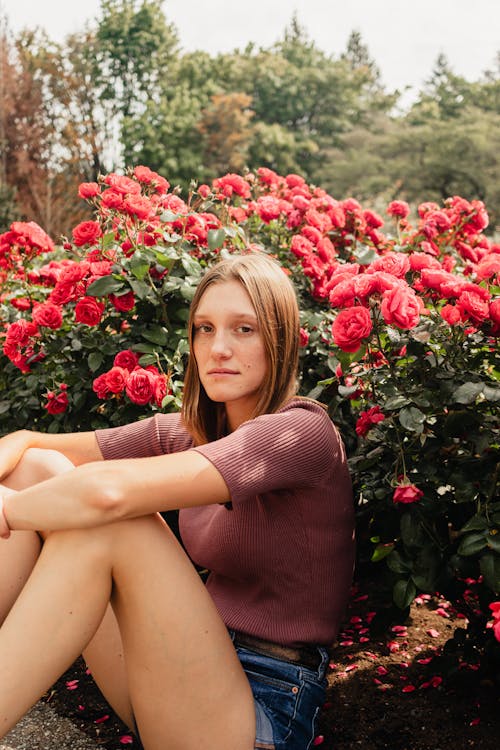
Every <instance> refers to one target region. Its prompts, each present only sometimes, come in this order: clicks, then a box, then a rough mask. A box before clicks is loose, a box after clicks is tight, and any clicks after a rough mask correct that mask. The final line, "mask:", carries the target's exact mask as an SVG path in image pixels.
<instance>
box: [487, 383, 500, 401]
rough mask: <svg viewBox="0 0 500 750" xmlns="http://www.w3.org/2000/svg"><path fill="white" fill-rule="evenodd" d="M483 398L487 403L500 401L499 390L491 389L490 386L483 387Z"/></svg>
mask: <svg viewBox="0 0 500 750" xmlns="http://www.w3.org/2000/svg"><path fill="white" fill-rule="evenodd" d="M483 396H484V397H485V399H486V400H487V401H500V388H493V387H492V386H489V385H485V386H484V388H483Z"/></svg>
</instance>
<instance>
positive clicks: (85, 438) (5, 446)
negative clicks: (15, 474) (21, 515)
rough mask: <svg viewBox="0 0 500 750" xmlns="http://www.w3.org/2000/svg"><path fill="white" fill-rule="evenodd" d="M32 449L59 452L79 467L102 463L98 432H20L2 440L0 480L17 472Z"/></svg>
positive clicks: (0, 447)
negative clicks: (59, 433) (24, 456)
mask: <svg viewBox="0 0 500 750" xmlns="http://www.w3.org/2000/svg"><path fill="white" fill-rule="evenodd" d="M28 448H46V449H48V450H55V451H59V453H62V454H63V455H64V456H66V457H67V458H69V460H70V461H71V462H72V463H73V464H75V466H78V465H80V464H84V463H88V462H89V461H101V460H102V454H101V451H100V449H99V445H98V444H97V440H96V437H95V433H94V432H70V433H66V434H63V435H51V434H49V433H45V432H33V431H31V430H18V431H17V432H12V433H10V435H6V436H5V437H3V438H0V479H2V478H3V477H5V476H7V475H8V474H10V473H11V472H12V471H13V470H14V468H15V467H16V466H17V464H18V463H19V461H20V460H21V458H22V456H23V454H24V452H25V451H26V450H28Z"/></svg>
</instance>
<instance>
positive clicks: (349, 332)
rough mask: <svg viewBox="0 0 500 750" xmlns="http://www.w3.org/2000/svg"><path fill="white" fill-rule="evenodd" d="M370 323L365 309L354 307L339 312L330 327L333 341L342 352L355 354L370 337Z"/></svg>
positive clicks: (368, 314)
mask: <svg viewBox="0 0 500 750" xmlns="http://www.w3.org/2000/svg"><path fill="white" fill-rule="evenodd" d="M371 330H372V321H371V318H370V313H369V311H368V310H367V309H366V307H361V306H359V305H354V307H349V308H348V309H347V310H342V311H341V312H339V314H338V315H337V317H336V318H335V320H334V321H333V325H332V336H333V340H334V341H335V343H336V344H337V346H339V347H340V348H341V349H342V350H343V351H344V352H356V351H357V350H358V349H359V347H360V346H361V341H362V339H364V338H366V337H367V336H369V335H370V333H371Z"/></svg>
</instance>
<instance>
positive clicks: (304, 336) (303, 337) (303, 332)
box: [299, 328, 309, 347]
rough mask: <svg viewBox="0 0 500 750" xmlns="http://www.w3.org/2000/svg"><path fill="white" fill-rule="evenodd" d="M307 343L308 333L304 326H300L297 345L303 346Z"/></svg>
mask: <svg viewBox="0 0 500 750" xmlns="http://www.w3.org/2000/svg"><path fill="white" fill-rule="evenodd" d="M308 343H309V334H308V332H307V331H306V330H305V329H304V328H301V329H300V341H299V346H301V347H304V346H307V344H308Z"/></svg>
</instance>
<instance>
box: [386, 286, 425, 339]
mask: <svg viewBox="0 0 500 750" xmlns="http://www.w3.org/2000/svg"><path fill="white" fill-rule="evenodd" d="M380 309H381V311H382V315H383V317H384V320H385V322H386V323H388V324H389V325H396V326H397V327H398V328H404V329H410V328H415V326H416V325H417V323H418V321H419V320H420V311H421V309H422V306H421V303H420V300H419V298H418V297H417V295H416V294H415V292H414V291H413V289H410V288H409V287H404V286H396V287H394V288H393V289H388V290H387V291H386V292H384V297H383V299H382V304H381V306H380Z"/></svg>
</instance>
